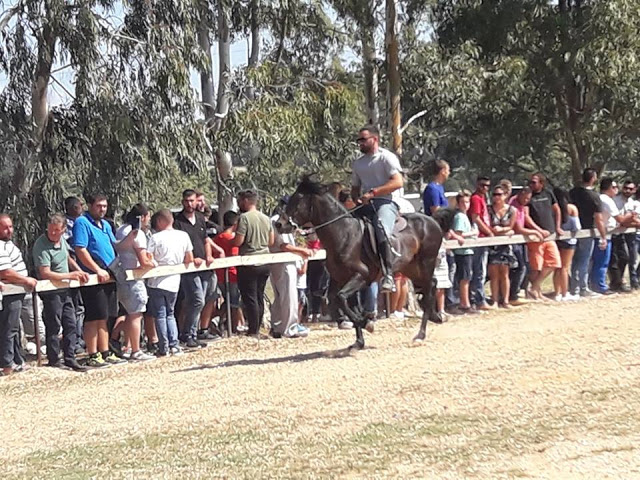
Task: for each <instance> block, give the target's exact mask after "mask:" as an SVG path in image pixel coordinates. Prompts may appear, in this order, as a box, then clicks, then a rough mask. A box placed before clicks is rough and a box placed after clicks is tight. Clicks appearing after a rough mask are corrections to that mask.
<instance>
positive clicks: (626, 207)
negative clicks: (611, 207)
mask: <svg viewBox="0 0 640 480" xmlns="http://www.w3.org/2000/svg"><path fill="white" fill-rule="evenodd" d="M613 201H614V202H616V207H618V210H620V212H621V213H629V212H636V213H638V214H640V202H639V201H638V200H634V199H633V198H631V197H629V198H624V197H623V196H622V195H620V194H618V195H616V196H615V197H613Z"/></svg>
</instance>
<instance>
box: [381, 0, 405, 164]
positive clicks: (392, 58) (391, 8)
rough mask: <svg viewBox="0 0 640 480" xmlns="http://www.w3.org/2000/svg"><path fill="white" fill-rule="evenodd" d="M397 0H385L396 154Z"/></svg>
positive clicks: (399, 136) (399, 147)
mask: <svg viewBox="0 0 640 480" xmlns="http://www.w3.org/2000/svg"><path fill="white" fill-rule="evenodd" d="M397 17H398V13H397V0H387V4H386V20H387V28H386V35H385V46H386V54H387V85H388V91H389V118H390V129H391V138H392V148H393V151H394V152H396V154H397V155H401V154H402V133H401V132H400V120H401V113H400V58H399V52H398V32H397V26H398V21H397Z"/></svg>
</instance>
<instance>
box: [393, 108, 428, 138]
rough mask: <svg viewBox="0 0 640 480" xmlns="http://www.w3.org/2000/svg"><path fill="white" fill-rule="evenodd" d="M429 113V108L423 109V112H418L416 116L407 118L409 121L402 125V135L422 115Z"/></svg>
mask: <svg viewBox="0 0 640 480" xmlns="http://www.w3.org/2000/svg"><path fill="white" fill-rule="evenodd" d="M427 113H429V111H428V110H422V111H421V112H418V113H416V114H415V115H414V116H412V117H411V118H410V119H409V120H407V122H406V123H405V124H404V125H403V126H402V127H400V135H402V134H403V133H404V131H405V130H406V129H407V128H408V127H409V126H410V125H411V124H412V123H413V122H415V121H416V120H417V119H419V118H420V117H424V116H425V115H426V114H427Z"/></svg>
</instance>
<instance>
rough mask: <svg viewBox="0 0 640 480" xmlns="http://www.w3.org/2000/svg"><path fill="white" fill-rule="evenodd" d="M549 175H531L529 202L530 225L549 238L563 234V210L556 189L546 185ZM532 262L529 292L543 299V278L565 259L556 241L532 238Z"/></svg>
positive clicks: (528, 246) (536, 297)
mask: <svg viewBox="0 0 640 480" xmlns="http://www.w3.org/2000/svg"><path fill="white" fill-rule="evenodd" d="M545 185H546V178H545V176H544V175H543V174H542V173H534V174H533V175H531V177H530V179H529V187H530V188H531V201H530V203H529V215H530V217H531V220H532V223H530V224H529V225H527V227H529V228H532V229H534V230H536V231H537V232H538V233H539V234H540V235H541V237H542V238H543V239H547V238H548V237H549V236H551V235H552V234H554V233H557V234H558V235H562V234H563V233H564V232H563V231H562V228H560V224H561V223H562V214H561V213H560V207H559V206H558V201H557V200H556V197H555V195H554V194H553V192H551V191H550V190H548V189H546V188H545ZM527 248H528V252H529V266H530V268H531V272H530V273H529V278H530V280H531V291H530V295H531V296H532V297H533V298H534V299H536V300H543V299H544V297H543V296H542V282H544V280H545V279H546V278H547V277H548V276H549V275H550V274H551V273H552V272H555V271H556V270H558V269H560V268H562V259H561V258H560V251H559V250H558V245H557V244H556V242H545V241H541V242H529V243H527Z"/></svg>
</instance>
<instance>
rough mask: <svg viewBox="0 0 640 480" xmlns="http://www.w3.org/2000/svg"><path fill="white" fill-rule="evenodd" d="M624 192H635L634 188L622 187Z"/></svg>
mask: <svg viewBox="0 0 640 480" xmlns="http://www.w3.org/2000/svg"><path fill="white" fill-rule="evenodd" d="M622 190H624V191H626V192H632V191H633V187H622Z"/></svg>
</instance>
